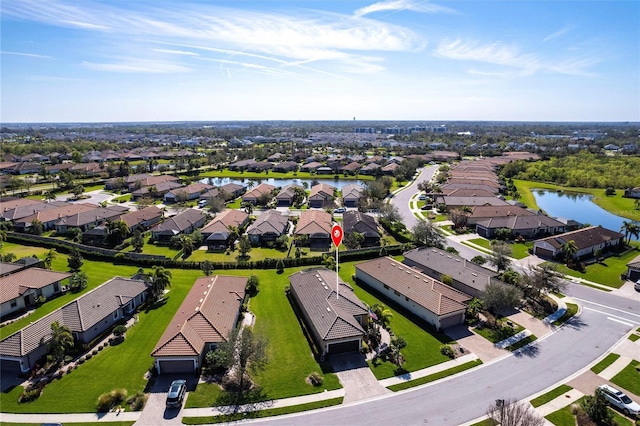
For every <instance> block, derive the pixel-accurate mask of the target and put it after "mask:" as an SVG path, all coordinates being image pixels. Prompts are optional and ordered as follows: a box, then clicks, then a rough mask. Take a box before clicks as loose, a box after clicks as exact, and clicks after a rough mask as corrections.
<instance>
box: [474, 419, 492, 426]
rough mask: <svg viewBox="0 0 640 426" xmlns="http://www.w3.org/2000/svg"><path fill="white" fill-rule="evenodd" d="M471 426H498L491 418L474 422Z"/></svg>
mask: <svg viewBox="0 0 640 426" xmlns="http://www.w3.org/2000/svg"><path fill="white" fill-rule="evenodd" d="M471 426H496V424H495V423H494V422H493V420H491V419H484V420H482V421H479V422H478V423H474V424H472V425H471Z"/></svg>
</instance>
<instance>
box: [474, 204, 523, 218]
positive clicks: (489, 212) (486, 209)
mask: <svg viewBox="0 0 640 426" xmlns="http://www.w3.org/2000/svg"><path fill="white" fill-rule="evenodd" d="M534 214H535V213H533V212H532V211H529V210H527V209H524V208H522V207H518V206H512V205H506V206H475V207H472V209H471V214H470V216H469V217H472V218H475V217H478V218H485V217H509V216H532V215H534Z"/></svg>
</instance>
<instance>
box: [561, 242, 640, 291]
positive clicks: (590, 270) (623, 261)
mask: <svg viewBox="0 0 640 426" xmlns="http://www.w3.org/2000/svg"><path fill="white" fill-rule="evenodd" d="M637 255H638V251H637V250H630V251H629V252H627V253H626V254H624V255H623V256H620V257H617V256H611V257H608V258H606V259H605V260H604V261H603V262H601V263H594V264H591V265H587V267H586V272H585V273H582V272H578V271H576V270H573V269H569V268H567V267H566V265H562V264H558V263H554V264H555V265H556V266H557V267H558V268H557V269H558V272H560V273H562V274H565V275H571V276H573V277H578V278H582V279H585V280H588V281H593V282H595V283H598V284H604V285H606V286H609V287H613V288H620V287H622V285H623V284H624V281H622V280H621V279H620V274H623V273H626V271H627V263H629V262H630V261H631V260H633V258H635V257H636V256H637Z"/></svg>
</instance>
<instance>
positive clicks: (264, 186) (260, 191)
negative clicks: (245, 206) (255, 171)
mask: <svg viewBox="0 0 640 426" xmlns="http://www.w3.org/2000/svg"><path fill="white" fill-rule="evenodd" d="M274 189H276V187H275V186H273V185H269V184H268V183H261V184H260V185H258V186H256V187H255V188H253V189H252V190H251V191H249V192H247V193H246V194H244V195H243V196H242V198H243V199H245V198H260V197H261V196H262V195H265V194H269V193H270V192H271V191H273V190H274Z"/></svg>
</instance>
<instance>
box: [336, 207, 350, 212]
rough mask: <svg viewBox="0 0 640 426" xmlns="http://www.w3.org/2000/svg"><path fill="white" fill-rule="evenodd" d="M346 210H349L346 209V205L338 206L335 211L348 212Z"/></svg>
mask: <svg viewBox="0 0 640 426" xmlns="http://www.w3.org/2000/svg"><path fill="white" fill-rule="evenodd" d="M346 211H347V209H346V208H344V207H338V208H337V209H335V210H334V211H333V212H334V213H344V212H346Z"/></svg>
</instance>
